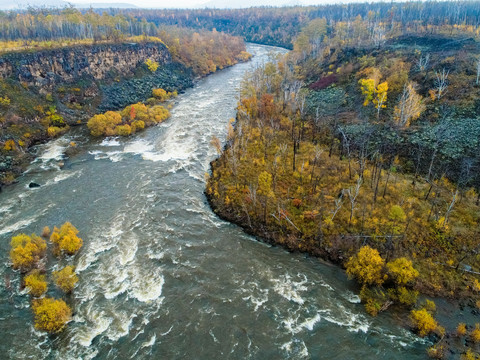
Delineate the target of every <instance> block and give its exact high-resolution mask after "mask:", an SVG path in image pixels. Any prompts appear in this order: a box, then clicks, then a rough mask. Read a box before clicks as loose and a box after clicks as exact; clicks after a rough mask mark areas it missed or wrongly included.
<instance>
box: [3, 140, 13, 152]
mask: <svg viewBox="0 0 480 360" xmlns="http://www.w3.org/2000/svg"><path fill="white" fill-rule="evenodd" d="M3 150H5V151H11V150H15V141H13V140H12V139H10V140H7V141H5V145H3Z"/></svg>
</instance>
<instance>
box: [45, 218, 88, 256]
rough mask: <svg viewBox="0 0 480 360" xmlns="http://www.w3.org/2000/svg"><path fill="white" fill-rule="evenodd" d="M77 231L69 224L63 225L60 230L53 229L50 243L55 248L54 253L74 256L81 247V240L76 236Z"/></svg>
mask: <svg viewBox="0 0 480 360" xmlns="http://www.w3.org/2000/svg"><path fill="white" fill-rule="evenodd" d="M77 234H78V230H77V228H75V226H73V225H72V224H71V223H70V222H66V223H64V224H63V225H62V226H61V227H60V229H58V228H57V227H56V226H55V227H54V228H53V231H52V235H51V236H50V241H51V242H53V243H54V244H55V246H56V251H57V252H59V253H61V252H64V253H66V254H68V255H74V254H75V253H76V252H77V251H78V250H80V248H81V247H82V245H83V240H82V239H81V238H79V237H78V236H77Z"/></svg>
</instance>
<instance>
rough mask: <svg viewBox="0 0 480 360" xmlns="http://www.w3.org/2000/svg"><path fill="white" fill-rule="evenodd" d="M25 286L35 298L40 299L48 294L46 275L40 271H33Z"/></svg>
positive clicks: (26, 279) (26, 278)
mask: <svg viewBox="0 0 480 360" xmlns="http://www.w3.org/2000/svg"><path fill="white" fill-rule="evenodd" d="M25 286H26V288H27V289H28V292H29V293H30V294H31V295H32V296H35V297H40V296H42V295H43V294H45V293H46V292H47V282H46V281H45V275H43V274H42V273H41V272H40V270H33V271H31V272H30V273H29V274H28V275H27V276H25Z"/></svg>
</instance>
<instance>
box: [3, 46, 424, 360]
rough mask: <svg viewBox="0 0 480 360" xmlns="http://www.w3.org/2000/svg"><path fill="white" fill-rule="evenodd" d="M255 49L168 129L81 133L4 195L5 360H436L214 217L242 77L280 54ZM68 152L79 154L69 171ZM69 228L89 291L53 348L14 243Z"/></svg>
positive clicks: (300, 258)
mask: <svg viewBox="0 0 480 360" xmlns="http://www.w3.org/2000/svg"><path fill="white" fill-rule="evenodd" d="M248 50H249V51H250V52H252V53H253V54H254V55H255V57H254V59H253V61H252V62H250V63H245V64H238V65H235V66H233V67H231V68H228V69H225V70H222V71H219V72H218V73H215V74H213V75H211V76H209V77H207V78H205V79H202V80H200V81H199V82H198V83H197V84H196V85H195V86H194V87H193V88H191V89H188V90H187V91H186V92H185V93H184V94H181V95H180V96H179V97H178V98H177V99H176V100H175V105H174V108H173V109H172V116H171V118H170V119H168V120H167V121H166V122H164V123H162V124H161V125H159V126H156V127H154V128H149V129H147V130H145V131H144V132H142V133H139V134H136V135H134V136H131V137H129V138H122V139H113V138H110V139H107V140H101V139H100V140H96V139H91V138H89V137H88V136H86V135H85V131H84V130H79V129H77V130H75V131H73V132H71V133H69V134H68V135H66V136H63V137H61V138H59V139H57V140H54V141H52V142H50V143H48V144H45V145H41V146H39V147H38V157H37V159H36V160H35V161H34V162H33V163H32V164H31V165H30V167H29V170H28V171H27V173H26V174H25V175H24V176H23V177H22V178H20V181H19V183H18V184H15V185H13V186H9V187H7V188H5V189H4V191H3V192H2V193H0V260H1V264H2V265H1V267H0V276H1V279H2V280H3V279H5V281H1V282H0V329H1V333H2V337H1V338H0V354H2V355H0V358H5V357H6V358H8V359H26V358H32V359H62V360H63V359H150V358H152V359H208V360H210V359H282V358H285V359H286V358H291V359H302V358H311V359H362V358H363V359H392V360H395V359H409V360H412V359H424V358H425V357H426V355H425V347H426V344H425V342H424V341H423V340H422V339H419V338H417V337H416V336H414V335H413V334H412V333H410V332H408V331H407V330H405V329H403V328H402V327H401V326H399V324H398V321H397V320H396V319H395V317H394V316H393V315H391V314H390V313H385V314H381V316H378V317H377V318H372V317H370V316H368V315H367V314H366V313H365V311H364V309H363V306H362V304H360V303H359V298H358V297H357V296H356V295H355V293H356V291H358V289H356V288H355V285H354V284H353V282H352V281H347V279H346V276H345V273H344V271H342V270H341V269H340V268H338V267H337V266H333V265H330V264H326V263H324V262H322V261H319V260H318V259H315V258H310V257H307V256H305V255H302V254H291V253H288V252H286V251H284V250H283V249H281V248H279V247H271V246H268V245H266V244H264V243H262V242H259V241H256V240H255V239H254V238H252V237H251V236H248V235H246V234H245V233H243V232H242V230H241V229H240V228H238V227H237V226H235V225H232V224H229V223H227V222H224V221H222V220H220V219H218V218H217V217H216V216H215V214H214V213H213V212H212V211H211V210H210V208H209V206H208V204H207V202H206V199H205V196H204V194H203V190H204V186H205V173H207V172H208V171H209V162H210V161H211V160H212V159H213V158H215V156H216V154H215V150H214V149H213V148H212V146H211V145H210V140H211V138H212V136H213V135H216V136H218V137H219V138H220V139H224V138H225V134H226V125H227V123H228V120H229V119H230V118H232V117H234V115H235V110H234V109H235V106H236V103H237V101H238V87H239V85H240V82H241V79H242V76H243V75H244V73H245V72H246V71H247V70H249V69H251V67H252V66H253V65H254V64H259V63H262V62H265V61H266V60H267V58H268V52H269V51H272V50H273V51H280V50H279V49H275V48H270V47H267V46H260V45H249V49H248ZM70 141H75V142H76V143H77V144H78V153H77V154H75V155H73V156H70V157H68V158H66V157H65V155H64V152H65V149H66V147H67V145H68V144H69V142H70ZM59 161H63V162H64V163H65V166H64V167H63V168H62V169H59V167H58V163H59ZM31 181H35V182H38V183H39V184H41V185H42V186H41V187H40V188H36V189H29V188H28V184H29V183H30V182H31ZM65 221H71V222H72V223H73V224H74V225H75V226H76V227H77V228H78V229H79V230H80V233H79V235H80V236H81V237H82V238H83V240H84V247H83V248H82V250H81V252H80V253H79V254H78V255H77V257H76V259H75V265H76V267H77V272H78V273H79V277H80V281H79V283H78V285H77V287H76V289H75V291H74V294H73V295H72V296H71V297H70V298H69V299H68V302H69V303H70V304H71V305H72V307H73V308H74V318H73V321H72V322H71V323H69V325H68V328H67V330H65V331H64V332H63V333H62V334H61V335H59V336H54V337H50V336H47V335H45V334H44V333H41V332H38V331H36V330H35V329H34V327H33V316H32V314H31V311H30V309H29V299H28V295H26V294H25V293H24V292H20V291H19V283H20V280H19V275H18V274H17V273H14V272H13V271H12V270H11V269H9V267H8V252H9V242H10V238H11V236H12V235H14V234H17V233H19V232H26V233H32V232H37V233H40V232H41V231H42V228H43V227H44V226H45V225H48V226H50V227H53V225H57V226H58V225H61V224H62V223H63V222H65ZM50 264H54V262H50ZM52 266H53V265H52ZM9 282H10V286H7V284H8V283H9ZM54 291H55V290H54V289H52V290H50V294H55V292H54Z"/></svg>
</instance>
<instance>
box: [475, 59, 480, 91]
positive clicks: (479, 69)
mask: <svg viewBox="0 0 480 360" xmlns="http://www.w3.org/2000/svg"><path fill="white" fill-rule="evenodd" d="M475 65H476V66H477V81H476V84H477V85H478V83H479V82H480V57H479V58H478V59H477V62H476V63H475Z"/></svg>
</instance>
